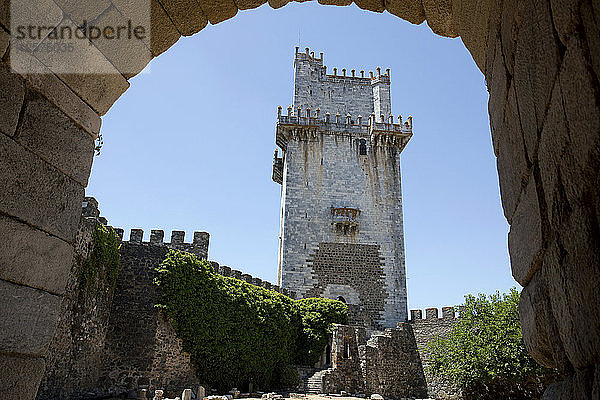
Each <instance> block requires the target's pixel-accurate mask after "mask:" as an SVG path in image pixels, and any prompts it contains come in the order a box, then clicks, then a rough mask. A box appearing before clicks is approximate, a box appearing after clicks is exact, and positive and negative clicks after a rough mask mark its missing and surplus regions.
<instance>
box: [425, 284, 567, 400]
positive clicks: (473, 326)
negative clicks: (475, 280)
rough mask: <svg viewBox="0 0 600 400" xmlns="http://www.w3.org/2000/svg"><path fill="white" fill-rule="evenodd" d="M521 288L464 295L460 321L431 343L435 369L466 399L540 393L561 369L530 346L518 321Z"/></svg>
mask: <svg viewBox="0 0 600 400" xmlns="http://www.w3.org/2000/svg"><path fill="white" fill-rule="evenodd" d="M518 305H519V292H518V291H517V289H516V288H512V289H511V290H510V292H509V293H505V294H502V295H501V294H500V293H499V292H496V293H495V294H493V295H490V296H489V297H488V296H486V295H484V294H479V295H478V296H477V297H475V296H473V295H467V296H465V304H464V306H461V307H459V310H460V315H459V317H458V321H457V323H456V325H455V326H454V327H453V329H452V331H451V332H450V334H449V335H448V336H447V337H446V338H440V339H437V340H435V341H433V342H431V343H429V345H428V349H427V350H428V352H429V353H430V357H431V359H430V360H431V361H430V370H431V372H432V373H434V374H435V375H438V376H445V377H448V378H450V379H451V380H453V381H454V383H455V384H456V385H457V386H458V387H459V388H461V389H462V390H463V394H464V396H465V398H467V399H469V398H473V399H475V398H477V399H527V398H540V397H541V394H542V393H543V390H544V387H545V386H547V385H548V384H549V383H551V382H552V381H553V380H554V379H555V377H556V374H555V373H554V372H553V371H551V370H548V369H546V368H543V367H541V366H539V365H538V364H537V363H536V362H535V361H534V360H533V358H531V356H530V355H529V354H528V353H527V351H526V350H525V345H524V343H523V336H522V333H521V324H520V321H519V311H518Z"/></svg>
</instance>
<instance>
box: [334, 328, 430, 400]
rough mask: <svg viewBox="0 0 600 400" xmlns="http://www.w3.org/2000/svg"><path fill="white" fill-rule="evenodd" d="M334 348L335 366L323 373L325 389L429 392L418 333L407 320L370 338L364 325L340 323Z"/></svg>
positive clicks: (391, 394)
mask: <svg viewBox="0 0 600 400" xmlns="http://www.w3.org/2000/svg"><path fill="white" fill-rule="evenodd" d="M367 339H368V340H367ZM331 349H332V350H331V352H332V354H331V359H332V367H331V368H329V369H328V370H326V371H324V372H323V373H322V382H323V392H324V393H339V392H340V391H342V390H344V391H347V392H348V393H354V394H357V393H363V394H366V395H371V394H374V393H377V394H380V395H382V396H384V397H386V398H392V399H400V398H407V397H412V398H423V397H426V395H427V384H426V381H425V376H424V374H423V368H422V365H421V359H420V358H419V354H418V351H417V344H416V341H415V336H414V335H413V331H412V327H411V325H409V324H407V323H400V324H398V327H397V328H394V329H391V328H388V329H386V330H385V332H374V333H373V334H372V335H371V336H370V337H369V338H367V336H366V332H365V328H364V327H359V326H347V325H336V327H335V329H334V331H333V337H332V346H331Z"/></svg>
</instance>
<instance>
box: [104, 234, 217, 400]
mask: <svg viewBox="0 0 600 400" xmlns="http://www.w3.org/2000/svg"><path fill="white" fill-rule="evenodd" d="M133 233H134V234H135V232H133ZM133 236H135V235H133ZM178 246H179V247H184V246H183V245H182V244H178ZM190 247H191V246H190ZM169 248H170V246H167V245H165V244H154V243H148V242H132V241H129V242H122V244H121V249H120V252H119V253H120V256H121V268H120V271H119V276H118V279H117V284H116V288H115V296H114V300H113V303H112V308H111V312H110V318H109V321H108V334H107V337H106V343H105V347H104V351H105V364H104V365H103V368H102V374H101V378H100V380H99V386H100V388H101V389H102V390H103V391H104V392H112V393H122V392H124V391H128V390H135V389H137V388H139V387H142V388H144V387H145V388H150V390H154V389H159V388H164V389H165V390H166V391H167V393H169V394H170V393H173V394H176V393H180V392H181V391H182V390H183V389H185V388H186V387H196V386H197V385H198V383H199V381H198V378H197V377H196V376H195V374H194V371H193V369H192V366H191V363H190V356H189V355H188V354H186V353H183V350H182V347H181V341H180V340H179V339H177V337H176V335H175V331H174V330H173V328H172V327H171V325H170V322H169V321H168V318H167V317H166V316H165V315H164V314H163V313H162V312H161V311H159V310H158V309H156V308H155V307H154V305H155V304H157V303H158V302H159V297H160V291H159V288H158V287H157V286H156V285H154V283H153V280H154V278H155V277H156V271H155V270H154V269H155V267H157V266H158V264H159V263H160V262H161V261H162V260H163V259H164V258H165V256H166V254H167V252H168V251H169ZM188 250H195V251H194V253H195V254H196V255H197V256H199V257H202V258H205V257H206V250H205V249H202V248H195V249H192V248H190V249H188Z"/></svg>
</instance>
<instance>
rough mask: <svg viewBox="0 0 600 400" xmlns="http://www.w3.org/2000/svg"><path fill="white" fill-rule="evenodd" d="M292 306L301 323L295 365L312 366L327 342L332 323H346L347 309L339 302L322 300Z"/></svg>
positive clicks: (301, 301)
mask: <svg viewBox="0 0 600 400" xmlns="http://www.w3.org/2000/svg"><path fill="white" fill-rule="evenodd" d="M294 306H295V307H296V310H297V312H298V313H299V315H300V318H301V322H302V334H301V335H299V342H298V353H297V357H296V363H297V364H301V365H313V364H315V363H316V362H317V361H319V357H320V356H321V354H322V353H323V349H325V346H327V343H328V342H329V336H330V334H331V327H332V321H335V322H336V323H339V324H347V323H348V307H347V306H346V305H345V304H344V303H342V302H341V301H337V300H331V299H323V298H310V299H301V300H297V301H295V302H294Z"/></svg>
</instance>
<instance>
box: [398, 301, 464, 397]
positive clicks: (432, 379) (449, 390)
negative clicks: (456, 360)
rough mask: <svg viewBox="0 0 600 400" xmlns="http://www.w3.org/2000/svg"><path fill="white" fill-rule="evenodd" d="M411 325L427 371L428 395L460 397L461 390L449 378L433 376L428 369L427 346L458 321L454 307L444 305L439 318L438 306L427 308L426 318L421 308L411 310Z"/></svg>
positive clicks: (424, 368) (447, 331)
mask: <svg viewBox="0 0 600 400" xmlns="http://www.w3.org/2000/svg"><path fill="white" fill-rule="evenodd" d="M410 316H411V318H410V320H409V325H410V326H411V327H412V331H413V332H414V338H415V341H416V346H417V349H418V351H419V358H420V360H421V364H422V367H423V368H422V370H423V372H424V373H425V379H426V381H427V395H428V396H429V397H431V398H434V399H441V400H442V399H460V398H462V397H461V392H460V390H459V389H457V388H456V387H455V386H454V385H453V384H452V383H450V382H449V381H448V380H445V379H443V378H440V377H436V376H433V375H432V374H431V373H429V371H428V367H429V354H428V353H427V350H426V346H427V344H428V343H429V342H431V341H433V340H435V339H437V338H440V337H444V336H445V335H447V334H448V333H449V332H450V330H451V329H452V326H453V325H454V324H455V323H456V317H455V313H454V309H453V308H452V307H443V308H442V316H441V318H439V315H438V309H437V308H428V309H426V310H425V318H423V312H422V311H421V310H411V311H410Z"/></svg>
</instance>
